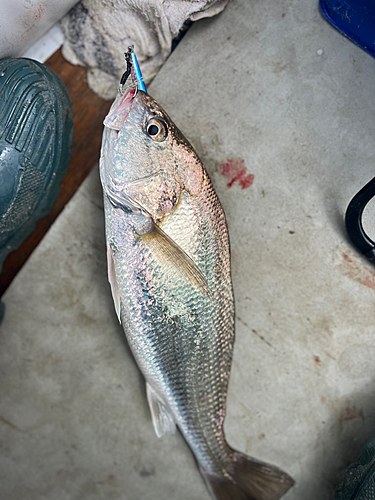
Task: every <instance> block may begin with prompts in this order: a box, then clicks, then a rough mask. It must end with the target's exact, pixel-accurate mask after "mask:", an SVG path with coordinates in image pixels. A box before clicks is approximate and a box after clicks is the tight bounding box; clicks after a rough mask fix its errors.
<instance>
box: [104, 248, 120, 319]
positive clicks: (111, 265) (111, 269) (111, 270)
mask: <svg viewBox="0 0 375 500" xmlns="http://www.w3.org/2000/svg"><path fill="white" fill-rule="evenodd" d="M107 267H108V281H109V284H110V285H111V292H112V298H113V302H114V304H115V310H116V314H117V317H118V320H119V322H120V323H121V316H120V310H121V307H120V294H119V287H118V283H117V278H116V274H115V262H114V260H113V254H112V250H111V247H110V245H108V244H107Z"/></svg>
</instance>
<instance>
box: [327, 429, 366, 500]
mask: <svg viewBox="0 0 375 500" xmlns="http://www.w3.org/2000/svg"><path fill="white" fill-rule="evenodd" d="M335 500H375V438H373V439H371V441H369V442H368V443H367V444H366V446H364V447H363V448H362V450H361V455H360V457H359V459H358V460H357V462H355V463H354V464H352V465H350V466H349V467H348V468H347V470H346V472H345V474H344V476H343V477H342V479H341V481H340V482H339V484H338V486H337V489H336V496H335Z"/></svg>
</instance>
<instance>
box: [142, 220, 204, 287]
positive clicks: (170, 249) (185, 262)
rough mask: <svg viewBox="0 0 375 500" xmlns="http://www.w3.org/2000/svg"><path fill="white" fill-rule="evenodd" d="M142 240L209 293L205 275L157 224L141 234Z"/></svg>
mask: <svg viewBox="0 0 375 500" xmlns="http://www.w3.org/2000/svg"><path fill="white" fill-rule="evenodd" d="M141 238H142V240H143V241H144V242H145V243H146V245H147V246H148V247H149V248H150V249H151V250H152V251H153V252H155V254H156V255H157V256H158V258H159V259H160V260H161V261H162V262H164V263H165V264H166V265H169V266H172V267H173V269H175V270H176V271H177V272H179V273H181V274H182V275H184V276H185V278H186V279H188V280H189V281H190V282H191V283H192V284H193V285H194V286H196V287H198V288H199V289H200V290H201V291H202V292H203V293H205V294H207V295H210V289H209V286H208V283H207V280H206V277H205V275H204V274H203V273H202V271H201V270H200V269H199V267H198V266H197V264H196V263H195V262H194V261H193V260H192V259H191V258H190V257H189V255H188V254H187V253H186V252H185V251H184V250H183V249H182V248H181V247H180V246H179V245H178V244H177V243H176V242H175V241H173V240H172V238H170V237H169V236H168V235H167V234H166V233H165V232H164V231H163V230H162V229H161V227H160V226H158V225H157V224H155V223H154V224H153V229H152V231H150V232H148V233H146V234H143V235H142V236H141Z"/></svg>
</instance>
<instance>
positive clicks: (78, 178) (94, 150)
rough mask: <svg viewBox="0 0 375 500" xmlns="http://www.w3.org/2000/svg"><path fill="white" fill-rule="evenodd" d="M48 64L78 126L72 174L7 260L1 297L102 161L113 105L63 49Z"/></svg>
mask: <svg viewBox="0 0 375 500" xmlns="http://www.w3.org/2000/svg"><path fill="white" fill-rule="evenodd" d="M45 65H46V66H47V67H48V68H50V69H51V70H52V71H54V72H55V73H56V74H57V75H58V76H59V77H60V78H61V80H62V81H63V82H64V84H65V86H66V88H67V90H68V92H69V96H70V100H71V101H72V107H73V124H74V137H73V149H72V158H71V160H70V165H69V169H68V172H67V174H66V175H65V177H64V179H63V180H62V182H61V190H60V194H59V197H58V198H57V200H56V203H55V204H54V206H53V207H52V209H51V211H50V212H49V214H48V215H47V216H46V217H44V218H43V219H40V220H39V221H38V222H37V224H36V227H35V229H34V231H33V232H32V233H31V234H30V235H29V236H28V238H27V239H26V240H25V241H24V242H23V243H22V245H21V246H20V247H19V248H18V249H17V250H14V251H13V252H12V253H11V254H9V255H8V257H7V259H6V260H5V262H4V265H3V269H2V272H1V274H0V296H1V295H2V294H3V293H4V292H5V290H6V289H7V288H8V286H9V285H10V283H11V281H12V280H13V278H14V277H15V275H16V274H17V273H18V271H19V270H20V269H21V267H22V266H23V264H24V263H25V262H26V261H27V259H28V258H29V257H30V255H31V253H32V251H33V250H34V248H35V247H36V246H37V245H38V243H39V242H40V241H41V240H42V238H43V236H44V235H45V234H46V232H47V231H48V229H49V228H50V226H51V224H52V223H53V222H54V220H55V219H56V217H57V216H58V215H59V213H60V212H61V210H62V209H63V208H64V206H65V205H66V203H67V202H68V201H69V200H70V198H71V197H72V196H73V194H74V193H75V192H76V191H77V189H78V187H79V186H80V184H81V183H82V181H83V180H84V179H85V178H86V177H87V175H88V174H89V172H90V171H91V169H92V168H93V167H94V166H95V164H96V163H97V162H98V160H99V153H100V144H101V137H102V131H103V119H104V117H105V115H106V114H107V112H108V109H109V107H110V104H111V103H110V102H108V101H104V100H103V99H100V97H98V96H97V95H96V94H94V93H93V92H92V91H91V90H90V89H89V87H88V85H87V82H86V70H85V69H84V68H81V67H79V66H73V65H71V64H69V63H68V62H67V61H65V59H64V58H63V57H62V55H61V50H58V51H57V52H56V53H55V54H54V55H53V56H51V57H50V58H49V59H48V61H46V62H45Z"/></svg>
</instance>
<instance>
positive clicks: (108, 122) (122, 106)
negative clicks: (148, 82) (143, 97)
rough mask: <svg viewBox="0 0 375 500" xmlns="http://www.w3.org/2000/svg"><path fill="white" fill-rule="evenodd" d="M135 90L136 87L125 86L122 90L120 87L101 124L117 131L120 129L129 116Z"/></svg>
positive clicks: (135, 93)
mask: <svg viewBox="0 0 375 500" xmlns="http://www.w3.org/2000/svg"><path fill="white" fill-rule="evenodd" d="M137 91H138V89H137V87H135V88H132V87H127V88H125V90H124V91H123V89H121V88H120V90H119V92H118V94H117V97H116V99H115V100H114V101H113V104H112V106H111V108H110V110H109V112H108V115H107V116H106V117H105V119H104V122H103V124H104V126H105V127H107V128H110V129H113V130H117V131H120V130H121V128H122V127H123V125H124V123H125V121H126V119H127V117H128V116H129V113H130V110H131V108H132V105H133V102H134V98H135V96H136V95H137Z"/></svg>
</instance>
